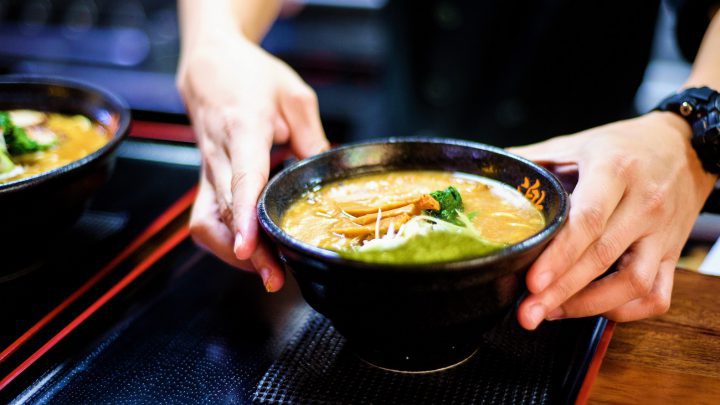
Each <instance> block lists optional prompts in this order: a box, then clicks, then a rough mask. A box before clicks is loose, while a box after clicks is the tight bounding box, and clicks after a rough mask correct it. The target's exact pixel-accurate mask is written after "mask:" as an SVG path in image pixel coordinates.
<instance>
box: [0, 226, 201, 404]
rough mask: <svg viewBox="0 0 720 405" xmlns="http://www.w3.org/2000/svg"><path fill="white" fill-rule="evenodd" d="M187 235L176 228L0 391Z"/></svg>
mask: <svg viewBox="0 0 720 405" xmlns="http://www.w3.org/2000/svg"><path fill="white" fill-rule="evenodd" d="M188 236H190V228H189V227H188V226H183V227H182V228H181V229H179V230H177V231H176V232H175V233H174V234H172V236H170V237H169V238H168V239H167V240H165V242H163V243H162V244H161V245H160V246H159V247H158V248H157V249H155V251H153V252H152V254H151V255H150V256H148V257H147V258H145V260H143V261H142V262H140V264H138V265H137V266H136V267H135V268H134V269H132V271H130V273H128V274H127V275H126V276H125V277H123V278H122V280H120V281H119V282H118V283H117V284H115V285H114V286H113V287H112V288H111V289H109V290H108V291H107V292H106V293H105V294H103V295H102V296H101V297H100V298H98V299H97V301H95V302H93V303H92V305H90V306H89V307H87V309H85V310H84V311H83V312H82V313H81V314H80V315H78V316H77V317H76V318H75V319H73V320H72V322H70V323H69V324H68V325H67V326H65V327H64V328H62V329H61V330H60V332H58V333H57V334H56V335H55V336H53V337H52V339H50V340H49V341H48V342H47V343H45V344H44V345H42V347H40V348H39V349H38V350H37V351H36V352H35V353H33V354H32V355H31V356H30V357H28V358H27V360H25V361H24V362H22V364H20V365H19V366H18V367H17V368H15V370H13V371H12V372H11V373H10V374H8V375H7V376H5V378H3V379H2V380H0V391H1V390H3V389H4V388H5V387H7V386H8V384H10V383H11V382H12V381H13V380H14V379H15V378H17V376H19V375H20V374H22V373H23V372H24V371H25V370H26V369H27V368H28V367H30V366H31V365H33V363H35V362H36V361H37V360H38V359H39V358H40V357H42V356H43V355H44V354H45V353H47V352H48V351H49V350H50V349H52V348H53V347H54V346H55V345H56V344H57V343H58V342H60V341H61V340H63V339H64V338H65V337H66V336H67V335H69V334H70V332H72V331H73V330H75V328H77V327H78V326H80V325H81V324H82V323H83V322H85V321H86V320H87V319H88V318H90V317H91V316H92V315H93V314H94V313H95V312H97V310H98V309H100V308H101V307H102V306H103V305H105V304H106V303H107V302H108V301H110V300H111V299H113V298H114V297H115V296H116V295H117V294H118V293H120V292H121V291H122V290H123V289H124V288H125V287H127V286H128V285H130V284H131V283H132V282H133V281H135V280H136V279H137V278H138V277H140V276H141V275H142V274H143V273H145V271H147V269H149V268H150V267H151V266H152V265H153V264H155V263H156V262H157V261H158V260H160V259H161V258H162V257H163V256H165V255H166V254H167V253H168V252H169V251H171V250H172V249H173V248H175V247H176V246H177V245H179V244H180V243H181V242H182V241H184V240H185V239H186V238H187V237H188Z"/></svg>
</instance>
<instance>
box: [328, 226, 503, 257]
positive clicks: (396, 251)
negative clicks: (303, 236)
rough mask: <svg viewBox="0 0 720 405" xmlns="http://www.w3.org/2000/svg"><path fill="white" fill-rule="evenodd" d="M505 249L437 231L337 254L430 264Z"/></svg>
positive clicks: (464, 236) (494, 244)
mask: <svg viewBox="0 0 720 405" xmlns="http://www.w3.org/2000/svg"><path fill="white" fill-rule="evenodd" d="M505 246H507V245H505V244H499V243H493V242H489V241H484V240H482V239H479V238H477V237H473V236H471V235H468V234H464V233H457V232H449V231H435V232H428V233H425V234H418V235H414V236H412V237H409V238H407V240H405V241H404V242H403V243H402V244H398V245H396V246H393V247H389V248H388V247H383V248H370V249H363V250H355V249H352V250H346V251H340V252H338V253H339V254H340V255H341V256H342V257H344V258H347V259H352V260H358V261H363V262H368V263H379V264H428V263H441V262H452V261H459V260H465V259H470V258H475V257H479V256H484V255H488V254H490V253H492V252H495V251H497V250H499V249H502V248H504V247H505Z"/></svg>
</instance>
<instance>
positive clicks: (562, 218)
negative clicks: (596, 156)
mask: <svg viewBox="0 0 720 405" xmlns="http://www.w3.org/2000/svg"><path fill="white" fill-rule="evenodd" d="M400 143H427V144H436V145H452V146H463V147H469V148H474V149H480V150H484V151H488V152H492V153H496V154H500V155H503V156H505V157H508V158H511V159H515V160H519V161H520V162H522V163H524V164H526V165H528V166H530V167H531V168H532V169H534V170H536V171H538V172H540V173H542V174H543V175H544V177H545V178H546V179H547V180H549V182H550V184H551V185H552V188H554V189H556V190H557V191H558V192H559V194H560V207H559V208H558V215H556V216H555V217H554V218H553V219H552V220H551V221H550V223H548V224H546V226H545V227H544V228H543V229H542V230H541V231H540V232H538V233H536V234H534V235H532V236H530V237H529V238H527V239H524V240H523V241H521V242H518V243H515V244H512V245H510V246H507V247H505V248H503V249H500V250H498V251H495V252H493V253H491V254H489V255H485V256H479V257H475V258H470V259H464V260H455V261H448V262H435V263H422V264H407V263H372V262H363V261H360V260H354V259H348V258H344V257H342V256H340V254H338V253H336V252H333V251H331V250H327V249H323V248H320V247H317V246H314V245H311V244H309V243H306V242H303V241H300V240H299V239H296V238H294V237H292V236H290V235H288V234H287V233H286V232H285V231H283V230H282V228H280V226H279V225H277V224H276V223H275V221H273V220H272V218H270V215H269V214H268V212H267V207H266V204H265V200H266V198H267V195H268V192H269V190H270V189H272V187H274V186H275V185H276V184H277V183H278V182H279V181H280V179H281V178H283V177H284V176H286V175H288V173H290V172H292V171H295V170H301V169H302V168H304V167H307V166H310V165H312V164H313V163H315V162H317V161H318V160H321V159H323V158H325V157H326V156H328V155H331V154H335V153H339V152H342V151H345V150H348V149H352V148H357V147H362V146H372V145H387V144H400ZM569 205H570V199H569V196H568V193H567V191H566V190H565V188H564V187H563V186H562V184H561V183H560V181H559V180H558V179H557V177H555V175H554V174H552V173H551V172H550V171H549V170H547V169H546V168H544V167H542V166H540V165H538V164H537V163H535V162H532V161H530V160H528V159H526V158H524V157H522V156H518V155H516V154H513V153H510V152H508V151H506V150H504V149H502V148H499V147H496V146H491V145H487V144H483V143H479V142H473V141H467V140H460V139H453V138H439V137H425V136H412V137H389V138H383V139H373V140H370V141H360V142H353V143H348V144H344V145H342V146H339V147H336V148H333V149H330V150H328V151H325V152H323V153H320V154H318V155H315V156H312V157H310V158H307V159H303V160H300V161H298V162H295V163H293V164H292V165H290V166H288V167H286V168H285V169H283V170H281V171H280V172H279V173H278V174H276V175H275V176H273V178H271V179H270V181H268V183H267V184H266V185H265V188H264V189H263V191H262V193H261V194H260V197H259V199H258V204H257V215H258V220H259V222H260V226H261V227H262V228H263V229H264V230H265V232H266V233H268V234H269V235H270V237H271V238H273V239H275V241H277V242H279V243H280V244H282V245H284V246H285V247H287V248H289V249H291V250H295V251H297V252H299V253H301V254H303V255H306V256H310V257H311V258H313V259H316V260H320V261H323V262H326V263H328V264H333V265H342V266H344V267H352V268H357V269H361V270H376V271H377V270H382V271H389V270H391V271H392V270H398V271H402V272H407V271H417V272H430V271H435V270H438V269H439V268H442V269H443V270H463V269H465V270H472V269H475V268H478V267H483V266H485V265H488V264H491V263H494V262H500V261H502V260H504V259H507V258H510V257H513V256H519V255H521V254H523V253H524V252H527V251H529V250H530V249H532V248H533V247H535V246H537V245H539V244H541V243H543V242H545V241H549V240H550V239H551V238H552V237H554V236H555V235H556V234H557V232H559V230H560V228H561V227H562V226H563V225H564V224H565V222H566V221H567V219H568V213H569Z"/></svg>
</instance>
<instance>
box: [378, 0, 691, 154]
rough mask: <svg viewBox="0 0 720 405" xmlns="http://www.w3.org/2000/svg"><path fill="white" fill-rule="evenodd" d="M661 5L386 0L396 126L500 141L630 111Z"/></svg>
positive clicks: (523, 139) (583, 125)
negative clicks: (392, 44) (393, 59)
mask: <svg viewBox="0 0 720 405" xmlns="http://www.w3.org/2000/svg"><path fill="white" fill-rule="evenodd" d="M678 7H682V4H679V3H678ZM658 8H659V1H658V0H623V1H618V0H605V1H593V2H590V1H578V0H518V1H472V0H467V1H449V0H445V1H427V0H414V1H413V0H410V1H402V0H396V1H394V2H393V0H391V4H390V6H389V15H390V16H391V17H392V18H391V21H392V25H393V30H394V32H395V39H396V44H395V47H394V49H396V50H398V51H397V52H398V54H397V55H395V57H396V58H397V63H395V64H394V67H393V69H394V70H395V71H394V74H392V75H391V82H392V85H393V86H395V91H394V92H392V94H394V97H396V98H395V99H393V100H392V106H393V108H394V111H393V113H394V118H395V120H396V122H397V123H398V127H397V128H396V131H398V132H400V133H412V134H415V133H418V132H421V133H422V132H426V133H430V134H435V135H441V136H452V137H462V138H469V139H475V140H478V141H481V142H485V143H490V144H495V145H500V146H507V145H513V144H526V143H530V142H537V141H540V140H544V139H547V138H549V137H551V136H555V135H560V134H564V133H573V132H576V131H580V130H583V129H587V128H590V127H593V126H597V125H600V124H604V123H607V122H611V121H616V120H619V119H622V118H626V117H630V116H632V115H634V114H635V112H634V111H633V100H634V95H635V92H636V91H637V88H638V86H639V85H640V83H641V81H642V78H643V74H644V71H645V68H646V66H647V63H648V60H649V57H650V50H651V44H652V39H653V34H654V30H655V24H656V20H657V15H658ZM699 29H702V30H703V31H704V27H702V28H699Z"/></svg>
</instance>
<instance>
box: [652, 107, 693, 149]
mask: <svg viewBox="0 0 720 405" xmlns="http://www.w3.org/2000/svg"><path fill="white" fill-rule="evenodd" d="M645 116H646V117H648V118H651V119H653V120H657V121H659V122H662V123H663V125H666V126H668V127H669V128H672V129H673V130H674V131H675V132H676V133H678V134H680V135H681V136H682V138H683V139H685V140H687V141H688V142H690V140H691V139H692V127H691V126H690V124H688V122H687V121H685V120H684V119H683V118H682V117H681V116H679V115H677V114H675V113H674V112H671V111H651V112H649V113H647V114H645Z"/></svg>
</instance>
